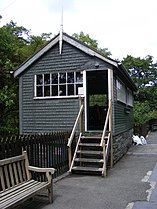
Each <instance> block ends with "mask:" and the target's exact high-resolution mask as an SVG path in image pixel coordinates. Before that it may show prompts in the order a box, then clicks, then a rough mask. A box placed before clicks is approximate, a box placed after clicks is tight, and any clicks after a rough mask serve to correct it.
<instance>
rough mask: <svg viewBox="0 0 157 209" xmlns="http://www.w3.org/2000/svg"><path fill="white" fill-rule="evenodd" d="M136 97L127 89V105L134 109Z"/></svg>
mask: <svg viewBox="0 0 157 209" xmlns="http://www.w3.org/2000/svg"><path fill="white" fill-rule="evenodd" d="M133 103H134V97H133V93H132V91H131V90H130V89H128V88H127V105H129V106H131V107H133Z"/></svg>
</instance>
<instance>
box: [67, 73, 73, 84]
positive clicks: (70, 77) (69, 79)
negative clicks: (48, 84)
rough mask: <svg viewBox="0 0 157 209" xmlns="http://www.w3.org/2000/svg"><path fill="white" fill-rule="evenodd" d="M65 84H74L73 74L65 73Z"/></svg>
mask: <svg viewBox="0 0 157 209" xmlns="http://www.w3.org/2000/svg"><path fill="white" fill-rule="evenodd" d="M67 83H74V72H72V73H67Z"/></svg>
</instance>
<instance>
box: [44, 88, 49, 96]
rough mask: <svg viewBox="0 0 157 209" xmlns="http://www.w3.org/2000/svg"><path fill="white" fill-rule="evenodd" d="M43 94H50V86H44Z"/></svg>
mask: <svg viewBox="0 0 157 209" xmlns="http://www.w3.org/2000/svg"><path fill="white" fill-rule="evenodd" d="M44 96H45V97H48V96H50V86H44Z"/></svg>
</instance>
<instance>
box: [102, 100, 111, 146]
mask: <svg viewBox="0 0 157 209" xmlns="http://www.w3.org/2000/svg"><path fill="white" fill-rule="evenodd" d="M110 110H111V103H109V107H108V111H107V116H106V120H105V125H104V129H103V133H102V137H101V142H100V146H101V147H102V146H103V142H104V137H105V134H106V130H107V124H108V120H109V115H110Z"/></svg>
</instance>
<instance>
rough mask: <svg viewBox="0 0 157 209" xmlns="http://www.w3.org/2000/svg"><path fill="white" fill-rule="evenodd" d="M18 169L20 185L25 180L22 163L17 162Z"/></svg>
mask: <svg viewBox="0 0 157 209" xmlns="http://www.w3.org/2000/svg"><path fill="white" fill-rule="evenodd" d="M17 169H18V173H19V178H20V183H21V182H23V178H22V173H21V166H20V162H17Z"/></svg>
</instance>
